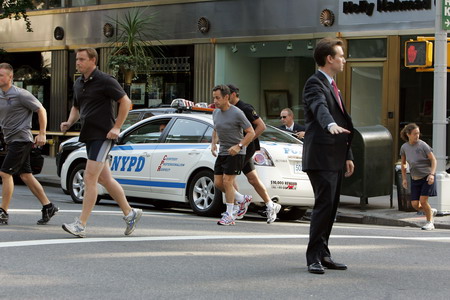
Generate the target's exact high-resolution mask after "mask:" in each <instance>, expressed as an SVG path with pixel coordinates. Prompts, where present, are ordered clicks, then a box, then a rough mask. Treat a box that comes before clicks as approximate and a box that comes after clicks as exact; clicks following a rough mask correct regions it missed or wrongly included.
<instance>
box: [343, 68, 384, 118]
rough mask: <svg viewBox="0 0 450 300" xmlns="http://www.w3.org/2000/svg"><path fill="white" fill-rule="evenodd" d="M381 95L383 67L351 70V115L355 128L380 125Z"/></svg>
mask: <svg viewBox="0 0 450 300" xmlns="http://www.w3.org/2000/svg"><path fill="white" fill-rule="evenodd" d="M367 91H370V93H368V92H367ZM382 94H383V67H353V68H352V88H351V100H352V101H351V102H352V104H351V115H352V120H353V124H354V125H355V126H372V125H379V124H382V123H381V103H382V101H381V99H382ZM367 112H370V113H367Z"/></svg>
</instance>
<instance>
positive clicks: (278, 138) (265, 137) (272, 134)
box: [259, 125, 302, 144]
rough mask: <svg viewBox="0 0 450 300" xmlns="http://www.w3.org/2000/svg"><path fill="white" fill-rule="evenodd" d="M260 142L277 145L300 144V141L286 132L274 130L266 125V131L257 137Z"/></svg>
mask: <svg viewBox="0 0 450 300" xmlns="http://www.w3.org/2000/svg"><path fill="white" fill-rule="evenodd" d="M259 140H260V141H264V142H277V143H290V144H301V143H302V142H300V140H298V139H297V138H295V137H293V136H292V135H291V134H289V133H287V132H286V131H281V130H279V129H275V127H273V126H270V125H268V126H267V128H266V130H264V132H263V133H262V134H261V135H260V136H259Z"/></svg>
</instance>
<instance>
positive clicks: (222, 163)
mask: <svg viewBox="0 0 450 300" xmlns="http://www.w3.org/2000/svg"><path fill="white" fill-rule="evenodd" d="M244 160H245V155H239V154H238V155H235V156H231V155H219V156H217V159H216V163H215V165H214V175H223V174H226V175H239V174H241V170H242V167H243V165H244Z"/></svg>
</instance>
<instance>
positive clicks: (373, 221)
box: [336, 214, 450, 229]
mask: <svg viewBox="0 0 450 300" xmlns="http://www.w3.org/2000/svg"><path fill="white" fill-rule="evenodd" d="M438 218H439V217H438ZM437 221H438V222H435V223H434V227H435V228H436V229H450V224H442V223H439V220H437ZM336 222H339V223H353V224H365V225H382V226H398V227H415V228H421V227H422V225H419V224H417V223H416V222H413V221H405V220H398V219H387V218H381V217H374V216H362V215H352V214H338V216H337V218H336Z"/></svg>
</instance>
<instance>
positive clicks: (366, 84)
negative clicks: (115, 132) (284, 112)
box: [0, 0, 448, 157]
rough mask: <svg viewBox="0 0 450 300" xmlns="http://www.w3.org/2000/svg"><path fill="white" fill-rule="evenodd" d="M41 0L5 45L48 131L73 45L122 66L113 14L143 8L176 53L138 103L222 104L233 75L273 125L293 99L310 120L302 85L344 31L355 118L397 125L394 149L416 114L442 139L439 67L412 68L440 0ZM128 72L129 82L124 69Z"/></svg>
mask: <svg viewBox="0 0 450 300" xmlns="http://www.w3.org/2000/svg"><path fill="white" fill-rule="evenodd" d="M36 4H37V6H38V7H39V10H36V11H32V12H30V13H29V15H30V20H31V24H32V27H33V30H34V31H33V32H31V33H27V32H26V28H25V24H24V22H22V21H21V20H19V21H15V20H5V19H4V20H0V28H1V29H0V36H1V41H2V42H1V44H0V47H2V48H3V49H4V50H6V51H7V54H6V55H7V56H8V59H10V60H11V61H12V63H13V65H14V67H15V70H16V76H15V80H16V83H17V84H19V85H22V86H24V87H25V88H27V89H29V90H30V91H32V92H33V93H35V95H36V96H37V97H38V98H39V99H40V100H42V101H43V103H44V105H45V107H46V108H47V110H48V112H49V130H58V128H59V123H60V122H61V121H62V120H64V119H65V118H66V117H67V114H68V112H69V108H70V105H71V85H72V83H73V80H74V77H76V76H77V74H76V71H75V60H74V50H75V49H77V48H79V47H86V46H89V47H95V48H97V49H98V50H99V53H100V59H99V66H100V68H101V69H102V70H105V71H111V70H107V68H106V65H107V59H108V55H110V51H111V43H112V42H113V41H114V36H115V35H116V34H117V31H114V29H116V28H115V27H116V24H115V23H114V20H115V19H116V20H117V18H120V16H122V15H123V14H125V13H126V12H127V11H128V10H130V9H132V7H138V9H145V10H148V11H149V13H150V12H151V13H152V14H153V13H154V14H155V16H156V17H155V24H156V25H157V26H156V29H155V32H154V33H156V36H157V37H158V40H159V41H154V42H156V43H161V44H160V45H162V46H161V47H162V49H163V50H164V51H165V55H164V57H161V58H160V60H159V63H158V66H157V67H155V69H154V70H153V71H152V74H151V79H148V78H144V77H145V76H143V74H141V75H139V76H138V77H137V78H136V79H135V80H134V81H133V83H132V84H131V87H130V96H131V98H132V100H133V103H134V105H135V107H136V108H140V107H148V106H151V105H156V104H158V103H170V101H171V100H172V99H174V98H185V99H189V100H193V101H195V102H211V88H212V87H213V86H214V85H215V84H218V83H233V84H236V85H237V86H239V87H240V89H241V98H242V99H243V100H244V101H246V102H249V103H251V104H253V105H254V106H255V108H256V109H257V111H258V112H259V113H260V115H261V116H262V117H263V119H264V120H265V121H266V122H267V123H269V124H274V125H278V123H279V120H278V116H279V112H280V110H281V109H282V108H284V107H291V108H292V109H293V111H294V113H295V115H296V118H297V120H298V121H299V122H300V123H302V122H303V104H302V89H303V85H304V83H305V81H306V80H307V78H308V77H309V76H310V75H311V74H313V72H315V70H316V66H315V64H314V60H313V57H312V53H313V49H314V46H315V43H316V41H317V40H318V39H320V38H323V37H326V36H333V37H340V38H342V39H343V40H344V42H345V44H346V54H347V64H346V68H345V71H344V72H343V73H342V74H340V75H339V77H338V78H337V83H338V86H339V88H340V90H341V92H342V94H343V96H344V99H345V104H346V107H348V109H349V110H350V113H351V115H352V117H353V120H354V123H355V125H356V126H370V125H377V124H381V125H383V126H385V127H386V128H388V129H389V131H390V132H391V134H392V136H393V139H394V144H395V147H394V153H393V155H394V157H397V156H398V151H397V150H398V148H399V145H400V141H399V138H398V136H399V134H398V133H399V131H400V129H401V127H402V126H403V124H405V123H409V122H416V123H417V124H418V125H419V126H420V127H421V131H422V133H423V137H422V138H423V139H424V140H425V141H427V142H428V143H430V144H432V112H433V73H432V72H416V69H413V68H412V69H410V68H406V67H405V66H404V43H405V41H407V40H409V39H415V38H416V37H417V36H432V35H433V33H434V28H435V23H434V22H435V14H436V10H435V3H434V1H432V0H415V1H408V0H405V1H401V0H367V1H343V0H316V1H306V0H279V1H271V0H216V1H212V0H184V1H181V0H180V1H177V0H153V1H121V0H117V1H112V0H87V1H82V0H71V1H63V0H61V1H50V0H46V1H36ZM111 28H112V29H111ZM108 30H109V31H108ZM111 30H112V33H111ZM109 36H110V37H109ZM118 79H119V81H123V79H122V78H121V77H120V75H119V77H118ZM447 107H448V105H447ZM443 138H444V137H443ZM447 148H448V147H447Z"/></svg>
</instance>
